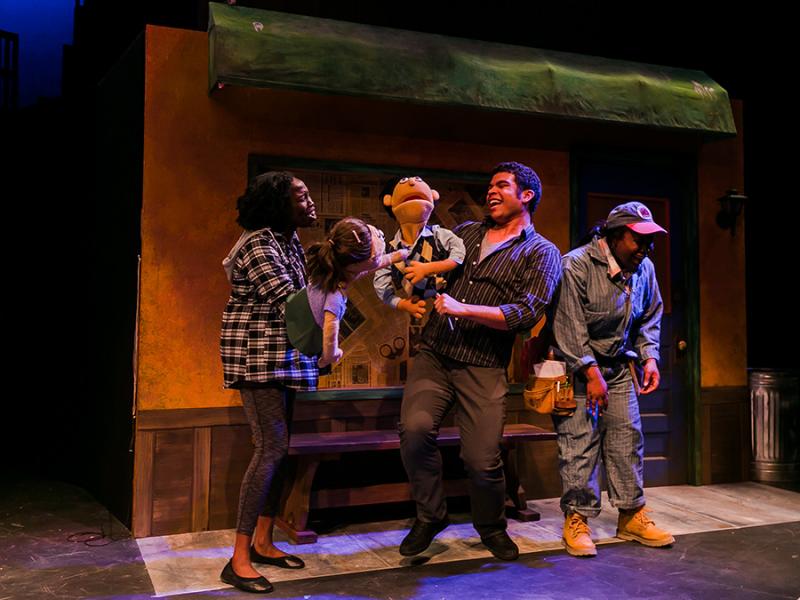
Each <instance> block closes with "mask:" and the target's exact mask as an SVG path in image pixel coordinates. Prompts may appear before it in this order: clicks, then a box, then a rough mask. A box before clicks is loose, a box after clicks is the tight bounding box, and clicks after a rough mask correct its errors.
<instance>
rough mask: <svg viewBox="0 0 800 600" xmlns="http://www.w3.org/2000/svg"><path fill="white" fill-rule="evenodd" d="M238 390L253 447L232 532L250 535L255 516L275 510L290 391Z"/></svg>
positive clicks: (286, 447)
mask: <svg viewBox="0 0 800 600" xmlns="http://www.w3.org/2000/svg"><path fill="white" fill-rule="evenodd" d="M239 391H240V392H241V395H242V404H243V405H244V412H245V415H246V416H247V421H248V422H249V423H250V430H251V432H252V434H253V445H254V446H255V450H254V452H253V458H252V459H251V460H250V465H249V466H248V467H247V471H246V472H245V474H244V479H242V488H241V490H240V492H239V514H238V517H237V519H236V532H237V533H243V534H244V535H249V536H252V535H253V532H254V531H255V528H256V522H257V521H258V517H259V515H261V516H267V517H274V516H275V515H276V514H277V513H278V509H279V506H278V504H279V502H280V497H281V488H282V487H283V480H284V479H285V475H286V473H285V472H286V463H287V462H288V461H286V460H285V458H286V454H287V452H288V451H289V425H290V424H291V422H292V405H293V403H294V391H293V390H290V389H287V388H284V387H279V386H275V387H265V388H246V389H241V390H239Z"/></svg>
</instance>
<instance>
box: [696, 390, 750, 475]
mask: <svg viewBox="0 0 800 600" xmlns="http://www.w3.org/2000/svg"><path fill="white" fill-rule="evenodd" d="M700 401H701V405H702V409H703V413H702V414H703V417H702V418H703V420H702V428H703V432H702V465H703V483H704V484H709V483H729V482H733V481H747V480H748V479H749V469H750V396H749V393H748V390H747V388H746V387H715V388H702V389H701V390H700Z"/></svg>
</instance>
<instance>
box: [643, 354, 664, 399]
mask: <svg viewBox="0 0 800 600" xmlns="http://www.w3.org/2000/svg"><path fill="white" fill-rule="evenodd" d="M643 368H644V375H643V377H642V391H641V393H642V394H649V393H650V392H654V391H656V389H658V384H659V383H661V373H659V372H658V363H656V359H655V358H648V359H647V360H646V361H645V363H644V367H643Z"/></svg>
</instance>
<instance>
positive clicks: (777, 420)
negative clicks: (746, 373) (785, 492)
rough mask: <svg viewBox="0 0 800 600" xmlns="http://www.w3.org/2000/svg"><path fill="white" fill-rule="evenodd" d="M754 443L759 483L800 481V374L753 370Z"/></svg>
mask: <svg viewBox="0 0 800 600" xmlns="http://www.w3.org/2000/svg"><path fill="white" fill-rule="evenodd" d="M750 436H751V437H750V440H751V449H752V457H753V460H752V461H751V462H750V476H751V477H752V479H754V480H755V481H768V482H773V483H779V482H796V481H800V373H798V372H797V371H780V370H770V369H751V370H750Z"/></svg>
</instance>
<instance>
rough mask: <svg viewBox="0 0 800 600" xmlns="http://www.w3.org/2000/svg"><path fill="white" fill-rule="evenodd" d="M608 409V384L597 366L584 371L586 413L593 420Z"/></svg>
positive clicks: (590, 366) (591, 366)
mask: <svg viewBox="0 0 800 600" xmlns="http://www.w3.org/2000/svg"><path fill="white" fill-rule="evenodd" d="M606 408H608V384H607V383H606V380H605V379H603V375H602V374H601V373H600V368H599V367H598V366H597V365H589V367H588V368H587V369H586V411H587V412H588V413H589V414H591V415H592V417H593V418H596V417H599V416H600V415H602V414H603V411H604V410H605V409H606Z"/></svg>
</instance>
